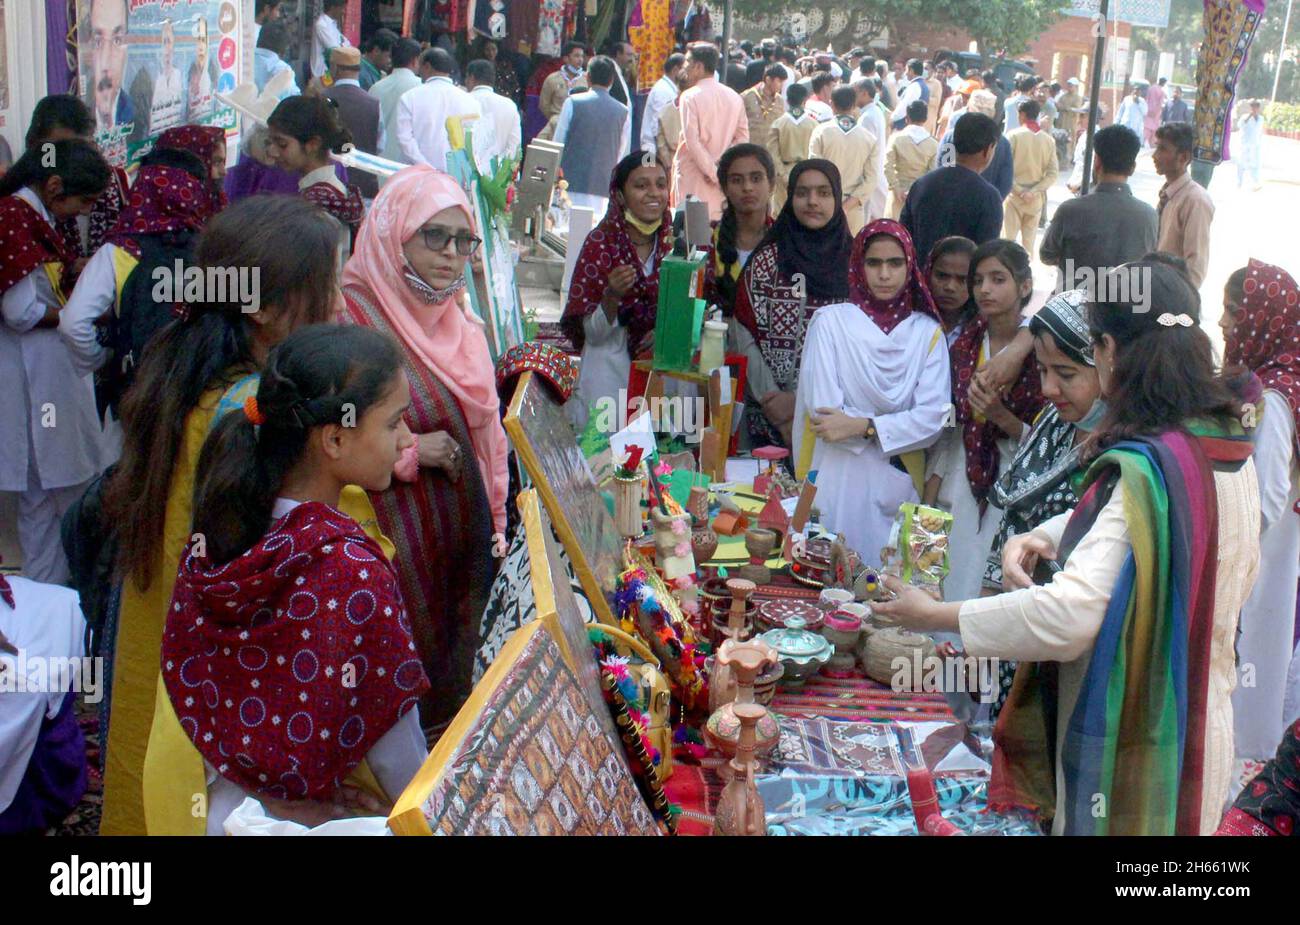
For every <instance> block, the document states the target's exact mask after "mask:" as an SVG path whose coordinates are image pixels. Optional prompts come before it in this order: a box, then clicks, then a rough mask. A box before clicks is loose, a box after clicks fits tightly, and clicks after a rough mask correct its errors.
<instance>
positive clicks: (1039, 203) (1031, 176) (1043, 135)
mask: <svg viewBox="0 0 1300 925" xmlns="http://www.w3.org/2000/svg"><path fill="white" fill-rule="evenodd" d="M1039 112H1040V110H1039V106H1038V101H1037V100H1025V101H1024V102H1023V103H1021V104H1020V109H1019V116H1020V127H1019V128H1016V129H1013V130H1012V131H1011V134H1010V135H1008V136H1007V140H1008V141H1009V142H1010V143H1011V163H1012V169H1013V171H1014V177H1015V180H1014V183H1013V184H1012V187H1011V193H1010V194H1009V195H1008V196H1007V198H1006V201H1005V202H1003V203H1002V237H1004V238H1007V239H1008V240H1011V241H1014V240H1015V239H1016V236H1017V235H1019V236H1020V243H1021V245H1022V246H1023V247H1024V248H1025V250H1027V251H1029V253H1031V254H1032V253H1034V239H1035V238H1036V237H1037V236H1038V218H1039V216H1040V215H1042V214H1043V208H1044V206H1046V205H1047V191H1048V190H1049V189H1051V188H1052V184H1053V183H1055V182H1056V175H1057V170H1058V167H1057V162H1056V142H1055V140H1053V138H1052V136H1051V135H1049V134H1048V133H1047V132H1044V131H1042V130H1041V129H1040V128H1039V125H1038V116H1039Z"/></svg>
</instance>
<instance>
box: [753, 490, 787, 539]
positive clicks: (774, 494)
mask: <svg viewBox="0 0 1300 925" xmlns="http://www.w3.org/2000/svg"><path fill="white" fill-rule="evenodd" d="M758 525H759V526H760V527H763V528H765V529H768V530H771V531H772V532H773V533H775V534H776V535H777V537H778V538H781V539H783V538H784V537H785V532H786V530H787V529H789V527H790V515H789V514H787V513H786V512H785V505H784V504H782V503H781V489H780V488H777V487H776V486H775V485H773V486H772V487H771V488H769V489H768V490H767V502H766V503H765V504H764V505H763V509H762V510H761V511H759V512H758Z"/></svg>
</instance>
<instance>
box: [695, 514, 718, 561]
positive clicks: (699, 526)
mask: <svg viewBox="0 0 1300 925" xmlns="http://www.w3.org/2000/svg"><path fill="white" fill-rule="evenodd" d="M717 551H718V534H716V533H714V532H713V528H712V527H710V526H709V524H708V521H707V520H705V521H703V522H698V521H697V523H696V526H695V529H694V530H692V531H691V552H692V553H693V554H694V555H695V567H696V568H699V567H700V566H701V565H703V564H704V563H705V562H708V561H709V560H710V559H712V558H713V554H714V553H715V552H717Z"/></svg>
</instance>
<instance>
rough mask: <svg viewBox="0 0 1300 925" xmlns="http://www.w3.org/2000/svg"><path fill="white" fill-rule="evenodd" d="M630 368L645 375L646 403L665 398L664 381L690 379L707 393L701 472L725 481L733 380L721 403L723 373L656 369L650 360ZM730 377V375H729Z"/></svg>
mask: <svg viewBox="0 0 1300 925" xmlns="http://www.w3.org/2000/svg"><path fill="white" fill-rule="evenodd" d="M632 366H633V369H634V370H636V371H637V372H640V373H643V374H645V375H646V384H645V393H644V395H643V397H644V398H645V402H646V405H647V406H649V405H650V404H651V403H652V402H654V401H655V400H661V399H662V398H663V397H664V381H665V380H666V379H675V380H677V381H678V382H690V383H693V384H694V385H696V386H699V387H700V388H701V389H704V390H707V394H708V402H707V404H708V426H707V427H705V428H704V431H703V433H701V435H700V471H701V472H703V473H704V474H706V475H707V476H708V477H709V478H710V479H712V480H713V481H715V482H725V481H726V480H727V451H728V449H729V448H730V445H731V420H732V412H733V411H734V410H735V407H736V395H737V392H736V381H735V380H734V379H731V389H730V394H729V395H727V396H726V402H725V404H724V403H723V395H722V373H721V372H720V371H719V370H717V369H715V370H714V371H713V372H712V373H709V374H707V375H706V374H704V373H699V372H696V371H694V370H669V369H655V368H654V364H653V363H651V361H649V360H637V361H635V362H634V363H633V364H632ZM729 378H730V377H729Z"/></svg>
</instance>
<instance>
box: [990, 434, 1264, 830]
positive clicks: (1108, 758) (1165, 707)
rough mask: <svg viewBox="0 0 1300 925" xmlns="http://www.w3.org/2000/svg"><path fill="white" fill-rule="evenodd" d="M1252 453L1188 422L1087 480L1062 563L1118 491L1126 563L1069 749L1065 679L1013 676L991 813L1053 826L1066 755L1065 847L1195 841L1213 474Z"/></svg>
mask: <svg viewBox="0 0 1300 925" xmlns="http://www.w3.org/2000/svg"><path fill="white" fill-rule="evenodd" d="M1251 449H1252V447H1251V444H1250V441H1249V438H1248V437H1247V436H1245V434H1244V432H1243V431H1242V430H1241V428H1240V427H1237V426H1235V424H1234V425H1232V427H1231V429H1230V430H1225V429H1223V427H1221V426H1216V425H1211V424H1208V423H1205V422H1193V423H1190V424H1189V425H1188V426H1187V428H1186V429H1180V430H1171V431H1167V432H1165V433H1163V434H1160V435H1159V436H1156V437H1151V438H1141V439H1133V440H1125V441H1123V442H1120V443H1117V444H1115V445H1114V446H1112V447H1110V448H1109V449H1108V450H1107V451H1106V452H1104V453H1103V454H1101V455H1100V456H1099V457H1098V458H1097V459H1096V460H1095V461H1094V462H1093V463H1092V465H1091V466H1090V467H1089V469H1088V471H1087V474H1086V475H1085V476H1084V479H1083V487H1085V488H1086V489H1087V491H1086V493H1085V494H1084V495H1083V496H1082V500H1081V501H1080V502H1079V505H1078V507H1076V508H1075V512H1074V515H1073V516H1072V517H1071V519H1070V522H1069V525H1068V526H1067V527H1066V531H1065V535H1064V537H1063V538H1062V542H1061V548H1060V550H1059V551H1058V556H1059V561H1061V562H1064V561H1065V560H1066V559H1067V558H1068V556H1069V553H1070V551H1071V550H1072V549H1073V548H1074V546H1075V545H1076V544H1077V543H1078V541H1079V540H1080V539H1081V538H1082V537H1083V536H1084V535H1085V534H1086V533H1087V532H1088V531H1089V530H1090V529H1091V527H1092V525H1093V523H1094V522H1095V521H1096V519H1097V516H1098V514H1099V513H1100V512H1101V510H1102V508H1103V507H1105V505H1106V502H1107V501H1108V500H1109V498H1110V496H1111V492H1112V491H1113V490H1114V487H1115V485H1116V483H1117V482H1118V483H1121V484H1122V485H1123V487H1124V517H1125V520H1126V521H1127V524H1128V529H1129V540H1130V544H1131V546H1130V550H1129V552H1128V555H1127V558H1126V560H1125V562H1124V565H1123V567H1122V568H1121V570H1120V573H1119V578H1118V580H1117V582H1116V585H1115V588H1114V591H1113V593H1112V595H1111V599H1110V603H1109V604H1108V606H1107V608H1106V615H1105V618H1104V620H1103V622H1102V626H1101V630H1100V632H1099V633H1098V635H1097V639H1096V641H1095V643H1094V644H1093V649H1092V654H1091V658H1090V660H1089V663H1088V670H1087V673H1086V675H1085V678H1084V682H1083V686H1082V688H1081V690H1080V692H1079V698H1078V701H1077V702H1076V704H1075V707H1074V711H1073V713H1072V714H1071V716H1070V719H1069V722H1068V725H1067V727H1066V731H1065V736H1064V739H1063V740H1062V741H1060V742H1057V741H1056V694H1057V689H1056V670H1055V669H1056V666H1055V665H1047V664H1032V663H1022V664H1021V665H1020V667H1019V669H1018V670H1017V674H1016V681H1015V684H1014V686H1013V688H1012V691H1011V695H1010V697H1009V699H1008V703H1007V706H1006V707H1005V708H1004V709H1003V712H1002V715H1001V716H1000V717H999V721H998V726H997V731H996V734H995V739H996V741H997V752H996V755H995V758H994V765H993V779H992V781H991V782H990V786H989V805H990V807H991V808H994V809H997V808H1002V807H1010V806H1021V807H1030V808H1033V809H1036V810H1038V811H1040V812H1041V813H1042V814H1043V815H1044V816H1051V815H1052V814H1053V812H1054V811H1055V806H1056V802H1057V801H1056V792H1055V789H1056V788H1055V780H1056V777H1055V774H1056V770H1055V758H1056V753H1057V750H1058V748H1059V751H1060V757H1061V764H1062V767H1063V769H1064V780H1065V788H1066V793H1065V798H1064V800H1063V801H1062V811H1063V812H1064V813H1065V816H1066V818H1065V820H1064V827H1063V829H1064V832H1065V834H1068V835H1174V834H1177V835H1195V834H1198V833H1199V830H1200V816H1201V779H1202V772H1203V768H1204V762H1205V754H1204V751H1205V724H1206V698H1207V693H1208V686H1209V663H1210V636H1211V626H1212V623H1213V619H1214V591H1215V573H1216V570H1217V563H1218V498H1217V494H1216V492H1215V487H1214V468H1215V466H1216V465H1224V466H1236V465H1240V464H1241V463H1242V462H1244V461H1245V460H1246V459H1247V458H1248V457H1249V456H1250V453H1251Z"/></svg>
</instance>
